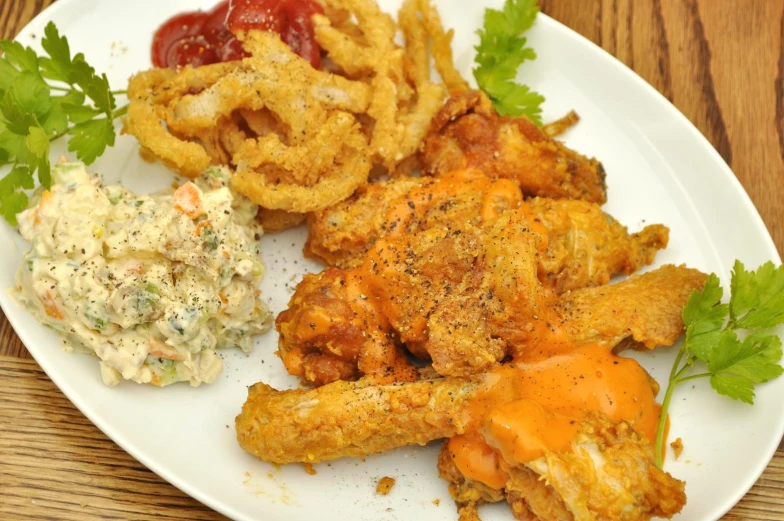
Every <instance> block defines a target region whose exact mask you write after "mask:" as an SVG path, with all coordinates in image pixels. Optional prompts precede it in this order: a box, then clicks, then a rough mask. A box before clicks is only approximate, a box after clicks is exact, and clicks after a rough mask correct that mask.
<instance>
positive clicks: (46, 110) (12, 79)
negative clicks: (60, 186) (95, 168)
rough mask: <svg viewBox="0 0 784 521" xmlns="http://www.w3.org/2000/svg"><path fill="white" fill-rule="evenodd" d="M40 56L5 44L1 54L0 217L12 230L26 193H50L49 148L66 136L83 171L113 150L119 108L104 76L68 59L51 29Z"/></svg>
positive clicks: (82, 62)
mask: <svg viewBox="0 0 784 521" xmlns="http://www.w3.org/2000/svg"><path fill="white" fill-rule="evenodd" d="M41 46H42V47H43V48H44V51H46V56H38V55H37V54H36V52H35V51H34V50H33V49H31V48H30V47H25V46H23V45H22V44H21V43H19V42H15V41H12V40H3V41H1V42H0V49H2V51H3V55H2V56H0V167H3V166H8V165H10V171H9V173H8V174H7V175H6V176H5V177H3V178H2V179H0V214H2V216H3V217H4V218H5V219H6V220H7V221H8V222H9V223H11V224H12V225H16V214H17V213H19V212H20V211H22V210H24V209H25V208H27V205H28V198H27V194H26V193H25V192H24V190H28V189H31V188H33V187H34V186H35V181H34V177H33V174H36V173H37V177H38V181H39V182H40V183H41V185H42V186H43V187H44V188H49V187H50V186H51V182H52V181H51V175H50V170H51V166H50V164H49V144H50V143H51V142H52V141H54V140H55V139H57V138H59V137H61V136H64V135H66V134H68V135H69V136H70V140H69V141H68V150H69V151H71V152H74V153H75V154H76V157H77V158H78V159H79V160H80V161H83V162H84V163H86V164H90V163H92V162H93V161H95V159H96V158H97V157H98V156H100V155H101V154H103V152H104V150H106V147H107V146H112V145H114V140H115V137H116V135H115V130H114V119H115V118H118V117H120V116H122V115H123V114H125V110H126V107H122V108H119V109H118V108H117V104H116V102H115V99H114V95H115V94H122V93H124V91H112V90H111V89H110V88H109V80H108V79H107V78H106V74H101V75H98V74H97V73H96V72H95V69H94V68H93V67H91V66H90V65H88V64H87V62H86V61H85V60H84V55H83V54H81V53H79V54H76V55H75V56H73V57H72V56H71V50H70V48H69V46H68V40H66V38H65V37H64V36H60V33H59V32H58V31H57V28H56V27H55V25H54V23H52V22H49V24H48V25H47V26H46V28H45V29H44V37H43V39H42V40H41Z"/></svg>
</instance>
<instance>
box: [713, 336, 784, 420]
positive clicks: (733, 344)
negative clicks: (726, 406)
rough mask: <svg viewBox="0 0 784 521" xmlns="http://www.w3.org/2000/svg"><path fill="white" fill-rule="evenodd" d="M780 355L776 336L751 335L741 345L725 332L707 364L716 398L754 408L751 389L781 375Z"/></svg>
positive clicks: (736, 338) (779, 340)
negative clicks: (743, 403)
mask: <svg viewBox="0 0 784 521" xmlns="http://www.w3.org/2000/svg"><path fill="white" fill-rule="evenodd" d="M781 355H782V351H781V339H780V338H779V337H777V336H776V335H766V334H763V333H754V334H751V335H749V336H748V337H746V338H745V339H744V340H743V341H742V342H741V341H740V340H739V339H738V335H737V334H736V333H735V332H734V331H732V330H725V331H724V332H722V334H721V338H720V339H719V343H718V344H717V345H716V349H714V350H713V351H712V352H711V356H710V358H709V360H708V369H709V370H710V372H711V378H710V383H711V386H712V387H713V388H714V389H716V391H717V392H718V393H719V394H723V395H724V396H729V397H730V398H732V399H733V400H740V401H742V402H745V403H748V404H750V405H753V404H754V385H755V384H758V383H763V382H767V381H768V380H771V379H773V378H776V377H777V376H780V375H781V373H782V372H784V369H782V367H781V366H780V365H779V364H778V363H779V361H780V360H781Z"/></svg>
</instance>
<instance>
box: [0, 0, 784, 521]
mask: <svg viewBox="0 0 784 521" xmlns="http://www.w3.org/2000/svg"><path fill="white" fill-rule="evenodd" d="M52 1H53V0H35V1H33V0H3V2H2V3H1V4H0V27H2V37H3V38H10V37H13V36H15V35H16V34H17V33H18V32H19V31H20V30H21V29H22V27H24V25H25V24H26V23H27V22H28V21H29V20H30V19H31V18H32V17H33V16H35V15H36V14H37V13H38V12H40V11H41V10H42V9H44V8H46V7H47V6H48V5H49V4H51V3H52ZM541 4H542V8H543V11H544V12H546V13H547V14H549V15H550V16H552V17H553V18H555V19H557V20H560V21H561V22H563V23H564V24H566V25H568V26H569V27H571V28H573V29H574V30H576V31H578V32H579V33H581V34H583V35H584V36H586V37H587V38H589V39H591V40H593V41H594V42H596V43H597V44H598V45H600V46H602V47H604V49H606V50H607V51H608V52H610V53H612V54H614V55H615V56H617V57H618V58H619V59H620V60H622V61H623V62H624V63H626V64H627V65H629V66H630V67H631V68H632V69H634V70H635V71H636V72H637V73H638V74H640V75H641V76H642V77H643V78H645V79H646V80H647V81H648V82H649V83H651V84H652V85H653V86H654V87H656V88H657V89H659V91H661V92H662V93H663V94H664V95H665V96H666V97H667V98H668V99H669V100H670V101H672V102H673V103H674V104H675V105H676V106H677V107H678V108H679V109H680V110H681V111H682V112H683V113H684V114H685V115H686V116H687V117H688V118H689V119H691V120H692V121H693V122H694V123H695V124H696V125H697V127H698V128H699V129H700V130H701V131H702V133H703V134H705V135H706V136H707V137H708V139H709V140H710V141H711V143H713V146H714V147H716V149H717V150H718V151H719V153H720V154H721V155H722V156H723V157H724V159H725V160H726V161H727V163H729V165H730V166H731V167H732V169H733V170H734V171H735V173H736V175H737V176H738V178H739V179H740V181H741V182H742V183H743V186H744V187H745V188H746V190H747V191H748V192H749V194H750V195H751V198H752V199H753V201H754V203H755V204H756V205H757V208H758V209H759V211H760V214H762V218H763V219H764V220H765V223H766V224H767V225H768V229H769V230H770V232H771V234H772V235H773V238H774V240H775V241H776V245H777V247H778V249H779V252H782V251H784V203H782V202H781V201H784V0H743V1H741V0H582V1H578V0H542V1H541ZM0 519H57V520H64V519H73V520H93V519H96V520H97V519H133V520H159V519H169V520H216V519H225V518H224V517H223V516H221V515H219V514H217V513H215V512H213V511H212V510H210V509H208V508H206V507H205V506H203V505H201V504H200V503H198V502H197V501H195V500H193V499H191V498H189V497H188V496H186V495H184V494H183V493H181V492H180V491H179V490H177V489H175V488H174V487H172V486H171V485H168V484H167V483H165V482H163V481H162V480H161V479H160V478H158V477H157V476H156V475H155V474H153V473H152V472H150V471H149V470H147V469H146V468H145V467H143V466H142V465H141V464H139V463H138V462H137V461H136V460H134V459H133V458H132V457H130V456H129V455H128V454H126V453H125V452H124V451H123V450H122V449H120V448H119V447H118V446H116V445H115V444H114V443H113V442H112V441H111V440H109V439H108V438H107V437H106V436H104V435H103V434H102V433H101V432H100V431H99V430H98V429H96V428H95V427H94V426H93V425H92V424H91V423H90V422H89V421H88V420H87V419H86V418H85V417H84V416H82V414H81V413H80V412H79V411H78V410H76V409H75V408H74V407H73V405H71V403H70V402H69V401H68V400H67V399H66V398H65V397H64V396H63V395H62V394H61V393H60V391H59V390H58V389H57V388H56V387H55V386H54V384H52V382H51V381H50V380H49V379H48V378H47V377H46V375H45V374H44V373H43V371H41V369H40V368H39V367H38V365H37V364H36V363H35V361H33V360H32V359H31V357H30V355H29V354H28V352H27V350H26V349H25V348H24V346H23V345H22V344H21V342H20V341H19V339H18V338H17V336H16V334H15V333H14V331H13V330H12V329H11V327H10V326H9V324H8V322H7V321H6V319H5V316H4V315H3V314H2V312H0ZM725 519H727V520H740V519H743V520H781V519H784V450H782V449H781V448H780V450H779V451H778V452H777V453H776V457H775V458H774V459H773V461H772V462H771V464H770V466H769V467H768V469H767V470H766V471H765V473H764V474H763V476H762V477H761V478H760V480H759V481H758V482H757V484H756V485H755V486H754V488H753V489H752V490H751V491H750V492H749V493H748V494H747V495H746V497H745V498H743V500H742V501H741V502H740V503H739V504H738V505H737V506H736V507H735V508H734V509H733V510H732V511H731V512H730V513H729V514H728V515H727V516H726V517H725Z"/></svg>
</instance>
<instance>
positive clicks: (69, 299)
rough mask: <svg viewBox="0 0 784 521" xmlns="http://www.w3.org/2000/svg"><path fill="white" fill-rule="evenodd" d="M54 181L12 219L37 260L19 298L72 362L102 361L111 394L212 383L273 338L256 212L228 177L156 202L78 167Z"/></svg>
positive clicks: (214, 171) (214, 172)
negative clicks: (125, 384) (264, 337)
mask: <svg viewBox="0 0 784 521" xmlns="http://www.w3.org/2000/svg"><path fill="white" fill-rule="evenodd" d="M52 176H53V184H52V187H51V189H50V190H48V191H44V192H43V193H42V194H41V197H40V199H39V200H38V202H37V203H36V204H35V205H34V206H32V207H31V208H30V209H28V210H26V211H24V212H22V213H20V214H19V215H18V218H17V219H18V222H19V231H20V233H21V234H22V236H23V237H24V238H25V239H26V240H27V241H29V242H30V250H29V251H28V252H26V253H25V255H24V260H23V262H22V265H21V266H20V267H19V270H18V271H17V274H16V279H15V282H16V285H15V288H14V290H13V293H14V295H15V297H16V299H17V300H18V301H19V302H20V303H21V304H23V305H24V306H26V307H27V308H28V309H29V310H30V311H31V312H32V313H33V314H34V315H35V316H36V318H38V319H39V320H40V321H41V322H43V323H44V324H46V325H48V326H51V327H53V328H54V329H56V330H57V331H58V332H60V333H61V334H62V336H63V342H64V344H65V346H66V350H72V349H74V348H76V349H77V350H80V351H86V352H90V353H94V354H95V355H97V356H98V358H100V360H101V362H100V366H101V375H102V377H103V381H104V383H106V384H107V385H116V384H117V383H119V381H120V380H122V379H125V380H132V381H134V382H138V383H152V384H154V385H159V386H164V385H168V384H171V383H174V382H179V381H188V382H190V384H191V385H193V386H197V385H199V384H201V383H202V382H206V383H211V382H213V381H215V379H216V378H217V376H218V374H219V373H220V372H221V369H222V365H223V363H222V360H221V358H220V357H219V356H218V354H217V353H216V350H217V349H222V348H226V347H235V346H236V347H239V348H240V349H242V350H243V351H246V352H247V351H250V349H251V348H252V336H253V335H255V334H258V333H261V332H263V331H266V330H267V329H268V328H269V327H270V324H271V314H270V312H269V310H268V309H267V306H266V304H264V302H262V300H261V299H260V296H259V291H258V290H257V286H258V285H259V282H260V281H261V276H262V274H263V272H264V267H263V265H262V263H261V258H260V253H261V251H260V246H259V242H258V239H259V236H260V235H261V227H260V226H258V224H257V223H256V221H255V215H256V206H255V205H253V204H252V203H250V202H249V201H248V200H247V199H245V198H244V197H241V196H235V195H233V194H232V192H231V191H230V190H229V188H228V180H229V172H228V171H227V170H225V169H221V168H210V169H209V170H207V172H205V173H204V174H202V176H200V177H199V178H198V179H196V180H195V182H190V181H189V182H187V183H185V184H184V185H182V186H180V187H179V188H177V190H176V191H175V190H169V191H166V192H164V193H159V194H150V195H136V194H134V193H132V192H130V191H128V190H126V189H125V188H123V187H121V186H109V187H105V186H103V184H102V182H101V179H100V178H99V177H98V176H97V175H94V174H90V173H88V172H87V171H86V170H85V167H84V165H83V164H82V163H60V164H58V165H56V166H55V167H54V168H53V170H52Z"/></svg>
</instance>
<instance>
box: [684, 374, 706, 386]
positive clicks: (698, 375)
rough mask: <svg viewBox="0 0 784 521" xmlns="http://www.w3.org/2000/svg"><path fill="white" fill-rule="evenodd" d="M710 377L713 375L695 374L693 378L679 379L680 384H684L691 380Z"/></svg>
mask: <svg viewBox="0 0 784 521" xmlns="http://www.w3.org/2000/svg"><path fill="white" fill-rule="evenodd" d="M710 375H711V374H710V373H700V374H693V375H691V376H687V377H685V378H681V379H679V380H678V383H679V384H682V383H683V382H688V381H689V380H696V379H697V378H705V377H706V376H710Z"/></svg>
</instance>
